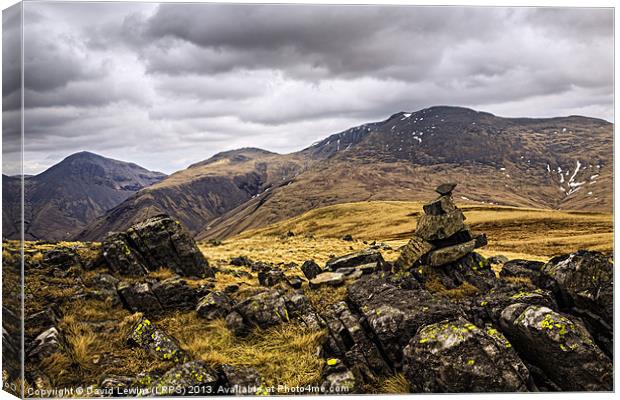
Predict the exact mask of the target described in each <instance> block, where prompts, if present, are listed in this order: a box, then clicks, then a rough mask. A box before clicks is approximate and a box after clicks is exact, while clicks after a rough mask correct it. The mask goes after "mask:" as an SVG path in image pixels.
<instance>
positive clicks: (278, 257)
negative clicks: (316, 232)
mask: <svg viewBox="0 0 620 400" xmlns="http://www.w3.org/2000/svg"><path fill="white" fill-rule="evenodd" d="M199 247H200V249H201V250H202V252H203V253H204V254H205V255H206V256H207V257H208V258H209V260H212V259H213V260H221V261H222V262H224V261H225V262H227V261H229V260H230V259H231V258H233V257H238V256H247V257H249V258H250V259H251V260H252V261H262V262H266V263H272V264H280V263H282V264H288V263H290V262H294V263H297V264H299V265H301V264H303V262H304V261H306V260H309V259H314V261H316V262H317V263H319V264H325V262H326V261H327V260H328V259H329V258H330V257H331V256H333V255H340V254H345V253H350V252H352V251H355V250H361V249H364V248H366V247H367V245H365V244H364V243H363V242H361V241H354V242H347V241H344V240H340V239H339V238H338V239H336V238H319V237H317V238H312V237H308V236H301V235H296V236H292V237H280V236H279V235H273V234H268V235H260V234H259V235H251V236H243V237H240V238H234V239H232V240H226V241H223V242H222V244H221V245H219V246H212V245H209V244H208V243H206V242H204V243H199Z"/></svg>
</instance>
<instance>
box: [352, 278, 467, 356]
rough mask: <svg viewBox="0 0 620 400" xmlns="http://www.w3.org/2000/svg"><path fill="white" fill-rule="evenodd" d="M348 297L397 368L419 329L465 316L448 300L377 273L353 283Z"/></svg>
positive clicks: (384, 352)
mask: <svg viewBox="0 0 620 400" xmlns="http://www.w3.org/2000/svg"><path fill="white" fill-rule="evenodd" d="M348 300H349V301H350V303H351V304H352V306H353V307H354V308H355V310H356V311H357V312H358V313H360V314H361V315H362V317H363V318H364V321H365V323H364V324H365V325H366V326H368V328H369V330H370V332H371V334H372V336H373V337H374V338H375V340H376V341H377V342H378V343H379V345H380V346H381V348H382V352H383V354H384V355H385V357H386V358H387V359H388V360H389V362H390V364H391V365H392V366H394V367H396V368H398V367H399V366H400V364H401V361H402V350H403V348H404V347H405V346H406V345H407V344H408V343H409V341H410V340H411V337H412V336H413V335H415V333H416V332H417V330H418V329H419V328H421V327H422V326H424V325H429V324H432V323H435V322H439V321H443V320H445V319H450V318H455V317H457V316H460V315H462V313H461V312H460V311H459V310H458V309H457V308H456V307H455V306H454V305H453V304H450V303H449V302H448V301H447V300H444V299H441V298H437V297H433V296H432V295H431V294H430V293H429V292H427V291H425V290H421V289H413V290H410V289H403V288H400V287H399V286H396V285H394V284H393V283H390V282H389V281H388V279H383V278H381V277H378V276H376V275H366V276H364V277H362V278H361V279H359V280H358V281H357V282H355V283H353V284H352V285H351V286H349V288H348Z"/></svg>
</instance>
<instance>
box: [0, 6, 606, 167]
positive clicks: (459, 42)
mask: <svg viewBox="0 0 620 400" xmlns="http://www.w3.org/2000/svg"><path fill="white" fill-rule="evenodd" d="M25 7H26V15H25V32H26V34H25V40H26V48H27V53H26V55H25V56H26V57H25V58H26V65H25V85H26V96H25V102H26V114H25V116H26V137H27V148H26V150H27V156H28V160H29V166H27V170H28V171H29V172H35V171H39V170H41V169H43V168H44V167H47V166H49V165H51V164H52V163H54V162H56V161H59V160H60V159H62V158H64V156H66V155H67V154H69V153H71V152H73V151H79V150H90V151H95V152H97V151H99V152H101V153H103V154H104V155H107V156H112V157H117V158H119V159H128V160H132V161H134V162H137V163H140V164H143V165H144V166H146V167H147V168H151V169H158V170H163V171H165V172H172V171H174V170H176V169H180V168H183V167H185V166H187V165H188V164H190V163H192V162H196V161H199V160H202V159H205V158H207V157H209V156H210V155H212V154H213V153H215V152H217V151H222V150H228V149H232V148H236V147H243V146H256V147H264V148H267V149H269V150H273V151H280V152H288V151H294V150H298V149H300V148H303V147H305V146H307V145H309V144H310V143H312V142H313V141H315V140H317V139H320V138H323V137H325V136H327V135H329V134H331V133H333V132H336V131H340V130H344V129H346V128H348V127H350V126H353V125H357V124H360V123H365V122H369V121H374V120H379V119H384V118H386V117H387V116H389V115H391V114H393V113H396V112H398V111H412V110H417V109H420V108H424V107H428V106H431V105H435V104H451V105H462V106H469V107H473V108H478V109H482V110H484V111H490V112H494V113H497V114H500V115H507V116H556V115H567V114H584V115H590V116H596V117H602V118H606V119H610V118H611V117H612V113H613V112H612V103H613V93H612V90H613V84H612V82H613V58H612V57H613V12H612V11H611V10H609V9H557V8H556V9H551V8H546V9H537V8H512V9H511V8H476V7H469V8H466V7H456V8H455V7H396V6H392V7H388V6H386V7H369V6H302V5H294V6H293V5H223V4H162V5H157V4H148V3H26V5H25ZM16 88H17V87H16V86H15V85H13V86H11V85H10V83H9V84H8V86H6V87H3V95H4V102H5V107H7V109H9V110H11V109H16V108H17V106H18V105H19V102H18V101H17V100H19V99H18V98H17V97H16V96H15V95H11V94H10V93H9V92H11V91H13V92H14V90H15V89H16ZM5 89H6V90H5ZM14 93H16V92H14ZM28 139H30V140H28Z"/></svg>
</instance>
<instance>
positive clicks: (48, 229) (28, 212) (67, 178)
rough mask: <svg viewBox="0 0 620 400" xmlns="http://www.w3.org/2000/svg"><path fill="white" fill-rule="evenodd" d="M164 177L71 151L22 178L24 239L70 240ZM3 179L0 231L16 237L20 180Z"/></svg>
mask: <svg viewBox="0 0 620 400" xmlns="http://www.w3.org/2000/svg"><path fill="white" fill-rule="evenodd" d="M165 177H166V175H165V174H163V173H161V172H154V171H149V170H147V169H145V168H143V167H141V166H139V165H137V164H135V163H129V162H124V161H119V160H115V159H111V158H107V157H104V156H101V155H99V154H95V153H92V152H88V151H81V152H77V153H74V154H71V155H69V156H67V157H65V158H64V159H63V160H62V161H60V162H59V163H57V164H55V165H53V166H51V167H50V168H48V169H46V170H45V171H43V172H41V173H39V174H37V175H34V176H30V177H28V178H26V179H24V198H25V204H24V218H25V221H24V230H25V232H24V236H25V238H26V239H27V240H28V239H33V240H36V239H45V240H65V239H71V238H73V237H74V235H76V234H77V233H79V232H80V231H81V230H82V229H83V228H84V227H85V226H86V225H87V224H88V223H89V222H91V221H92V220H94V219H95V218H96V217H97V216H99V215H101V214H103V212H104V211H106V210H108V209H110V208H112V207H114V206H116V205H117V204H119V203H121V202H122V201H124V200H125V199H126V198H127V197H129V196H130V195H132V194H134V193H136V192H137V191H139V190H140V189H142V188H145V187H147V186H149V185H151V184H153V183H155V182H158V181H160V180H162V179H163V178H165ZM18 180H19V179H18ZM2 182H3V185H2V196H3V204H4V205H3V221H4V223H3V232H2V235H3V236H4V237H7V238H16V237H17V235H19V221H20V219H21V217H20V214H21V212H16V211H15V210H19V202H20V198H19V197H20V184H19V183H18V182H16V181H15V180H11V179H8V178H7V177H5V176H4V175H3V179H2ZM5 211H6V212H5Z"/></svg>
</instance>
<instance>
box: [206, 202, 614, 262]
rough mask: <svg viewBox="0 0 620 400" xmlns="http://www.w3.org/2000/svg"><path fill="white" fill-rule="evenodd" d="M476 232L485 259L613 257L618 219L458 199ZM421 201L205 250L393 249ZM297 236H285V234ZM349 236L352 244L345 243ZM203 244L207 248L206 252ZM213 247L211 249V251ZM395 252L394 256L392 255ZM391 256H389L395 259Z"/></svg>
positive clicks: (282, 228)
mask: <svg viewBox="0 0 620 400" xmlns="http://www.w3.org/2000/svg"><path fill="white" fill-rule="evenodd" d="M457 203H458V205H459V207H461V209H462V210H463V212H464V213H465V216H466V218H467V223H468V224H469V225H470V226H471V227H472V229H474V230H476V231H480V232H484V233H486V234H487V237H488V239H489V245H488V246H487V247H485V248H483V249H481V253H482V254H484V255H486V256H489V255H495V254H503V255H505V256H507V257H509V258H529V259H541V260H545V259H548V258H549V257H551V256H553V255H555V254H560V253H567V252H572V251H575V250H578V249H590V250H600V251H611V250H612V249H613V216H612V214H609V213H588V212H580V211H555V210H540V209H526V208H514V207H503V206H489V205H480V204H473V203H471V202H467V201H460V202H459V201H457ZM421 212H422V203H420V202H405V201H370V202H359V203H347V204H338V205H334V206H328V207H322V208H318V209H315V210H312V211H309V212H307V213H305V214H302V215H301V216H299V217H295V218H291V219H288V220H285V221H282V222H278V223H276V224H273V225H270V226H268V227H265V228H261V229H255V230H251V231H246V232H244V233H242V234H241V235H238V236H236V237H233V238H231V239H230V240H227V241H225V242H224V243H223V244H222V245H221V246H217V247H211V248H209V249H208V250H207V249H206V248H205V249H204V250H205V253H207V254H208V256H210V257H222V258H226V257H228V256H230V254H231V253H234V252H236V253H238V255H242V254H244V255H248V256H250V257H252V256H253V258H255V259H265V258H267V259H269V260H271V261H273V262H276V263H277V262H282V263H286V262H291V261H294V262H300V261H301V262H303V260H305V259H308V258H314V259H316V260H317V261H319V260H320V261H323V259H325V260H326V259H327V258H329V257H328V256H329V255H331V254H342V253H345V252H347V251H349V250H352V249H355V250H357V249H358V248H360V249H361V248H364V247H366V244H364V243H363V241H366V242H371V241H378V242H385V243H387V244H388V245H390V246H391V247H392V248H393V249H394V250H396V249H397V248H398V247H399V246H401V245H402V244H404V243H406V241H407V240H408V238H409V237H410V236H411V235H412V234H413V232H414V231H415V226H416V219H417V217H418V216H419V214H420V213H421ZM289 231H290V232H293V233H294V234H295V236H293V237H287V238H284V237H283V236H284V235H285V234H286V233H287V232H289ZM346 234H351V235H353V237H354V238H355V239H359V240H356V241H355V242H346V241H342V240H340V238H341V237H342V236H344V235H346ZM205 246H206V244H205V245H203V248H204V247H205ZM209 247H210V246H209ZM390 253H393V254H390ZM396 255H397V252H396V251H389V250H388V251H387V254H386V256H387V258H388V259H390V258H392V257H396Z"/></svg>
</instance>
